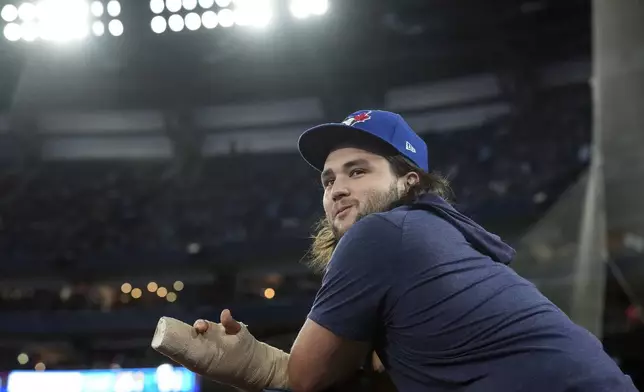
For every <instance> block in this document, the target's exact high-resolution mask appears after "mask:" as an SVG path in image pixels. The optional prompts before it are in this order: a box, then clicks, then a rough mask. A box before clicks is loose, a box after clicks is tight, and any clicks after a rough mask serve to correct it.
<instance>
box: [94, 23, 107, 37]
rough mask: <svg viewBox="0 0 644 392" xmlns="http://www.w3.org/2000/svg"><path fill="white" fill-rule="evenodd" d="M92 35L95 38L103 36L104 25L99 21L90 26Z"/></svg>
mask: <svg viewBox="0 0 644 392" xmlns="http://www.w3.org/2000/svg"><path fill="white" fill-rule="evenodd" d="M92 33H94V35H95V36H97V37H100V36H102V35H103V34H105V25H104V24H103V22H101V21H96V22H94V23H93V24H92Z"/></svg>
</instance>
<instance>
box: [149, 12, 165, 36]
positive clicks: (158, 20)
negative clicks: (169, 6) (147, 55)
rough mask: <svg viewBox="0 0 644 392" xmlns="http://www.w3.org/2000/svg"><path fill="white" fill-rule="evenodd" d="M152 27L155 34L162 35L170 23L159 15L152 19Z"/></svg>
mask: <svg viewBox="0 0 644 392" xmlns="http://www.w3.org/2000/svg"><path fill="white" fill-rule="evenodd" d="M150 27H151V28H152V31H153V32H155V33H157V34H161V33H163V32H164V31H165V29H166V28H167V27H168V22H167V21H166V20H165V18H164V17H163V16H161V15H157V16H155V17H154V18H152V22H150Z"/></svg>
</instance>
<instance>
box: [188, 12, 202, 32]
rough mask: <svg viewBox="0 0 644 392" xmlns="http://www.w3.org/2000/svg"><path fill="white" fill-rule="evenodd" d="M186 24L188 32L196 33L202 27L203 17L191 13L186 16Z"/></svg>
mask: <svg viewBox="0 0 644 392" xmlns="http://www.w3.org/2000/svg"><path fill="white" fill-rule="evenodd" d="M185 24H186V28H187V29H188V30H192V31H195V30H197V29H198V28H199V27H201V17H200V16H199V15H198V14H196V13H194V12H191V13H189V14H188V15H186V17H185Z"/></svg>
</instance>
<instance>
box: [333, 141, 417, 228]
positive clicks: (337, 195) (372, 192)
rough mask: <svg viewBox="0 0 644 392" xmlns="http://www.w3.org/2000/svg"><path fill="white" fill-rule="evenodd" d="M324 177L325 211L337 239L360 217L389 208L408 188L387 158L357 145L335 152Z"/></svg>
mask: <svg viewBox="0 0 644 392" xmlns="http://www.w3.org/2000/svg"><path fill="white" fill-rule="evenodd" d="M321 179H322V186H323V187H324V198H323V205H324V212H325V214H326V218H327V220H328V222H329V224H330V225H331V227H332V229H333V232H334V234H335V237H336V238H340V237H341V236H342V235H343V234H344V233H345V232H346V231H347V230H348V229H349V228H350V227H351V225H353V224H354V223H355V222H357V221H358V220H359V219H360V218H362V217H364V216H366V215H369V214H371V213H374V212H382V211H385V210H386V209H387V208H388V207H389V206H390V205H391V204H392V203H394V202H395V201H397V200H398V199H400V196H401V194H402V192H404V190H405V187H404V181H405V179H404V178H397V177H396V176H395V175H394V173H392V171H391V169H390V165H389V162H388V161H387V160H386V159H385V158H384V157H382V156H380V155H377V154H374V153H372V152H369V151H366V150H362V149H359V148H354V147H344V148H339V149H337V150H334V151H333V152H331V153H330V154H329V156H328V157H327V160H326V162H325V164H324V170H323V171H322V177H321Z"/></svg>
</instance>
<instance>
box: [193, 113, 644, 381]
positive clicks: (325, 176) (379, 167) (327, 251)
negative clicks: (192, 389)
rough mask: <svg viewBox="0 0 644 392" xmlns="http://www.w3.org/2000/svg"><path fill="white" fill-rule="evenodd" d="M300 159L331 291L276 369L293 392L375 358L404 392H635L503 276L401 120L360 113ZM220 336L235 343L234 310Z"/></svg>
mask: <svg viewBox="0 0 644 392" xmlns="http://www.w3.org/2000/svg"><path fill="white" fill-rule="evenodd" d="M299 150H300V153H301V155H302V156H303V158H304V159H305V160H306V161H307V162H308V163H309V164H310V165H312V166H313V167H314V168H316V169H317V170H319V171H320V172H321V183H322V186H323V188H324V196H323V205H324V211H325V219H324V220H323V222H322V223H321V225H320V229H319V231H318V233H317V235H316V237H315V240H314V244H313V246H312V250H311V253H312V256H313V260H314V264H315V265H316V266H317V267H318V268H321V269H322V270H324V278H323V282H322V287H321V288H320V290H319V292H318V294H317V296H316V298H315V301H314V304H313V306H312V309H311V311H310V313H309V315H308V318H307V320H306V322H305V323H304V326H303V327H302V329H301V331H300V333H299V335H298V337H297V339H296V341H295V343H294V345H293V347H292V349H291V353H290V357H286V356H282V357H280V358H282V359H281V360H282V361H283V363H287V364H288V365H284V366H287V369H286V375H285V376H284V377H287V379H288V383H287V385H288V386H289V387H290V388H291V389H292V390H294V391H297V392H313V391H321V390H324V389H325V388H327V387H329V386H331V385H334V384H335V383H337V382H340V381H342V380H344V379H346V378H347V377H349V376H350V375H351V374H352V373H353V372H354V371H355V369H356V368H357V367H358V366H359V364H360V363H361V362H362V361H363V359H364V358H366V357H367V356H368V355H369V353H370V352H371V350H375V352H376V353H377V354H378V356H379V358H380V359H381V361H382V364H383V365H384V368H385V369H386V371H387V373H388V374H389V376H390V377H391V379H392V381H393V383H394V384H395V386H396V388H397V389H398V390H399V391H405V392H406V391H474V392H476V391H485V392H487V391H535V392H536V391H539V392H542V391H548V392H564V391H587V392H588V391H589V392H592V391H611V392H621V391H635V390H636V389H635V387H634V386H633V384H632V382H631V381H630V378H629V377H628V376H625V375H624V374H623V373H622V372H621V371H620V369H619V368H618V366H617V365H616V364H615V363H614V362H613V360H612V359H611V358H610V357H609V356H608V355H607V354H606V353H605V352H604V351H603V348H602V346H601V344H600V342H599V341H598V340H597V339H596V338H595V337H594V336H592V335H591V334H590V333H589V332H587V331H586V330H584V329H582V328H580V327H578V326H577V325H575V324H574V323H572V322H571V321H570V320H569V319H568V317H567V316H566V315H565V314H564V313H562V312H561V311H560V310H559V309H558V308H557V307H556V306H555V305H553V304H552V303H551V302H550V301H549V300H548V299H546V298H545V297H544V296H543V295H542V294H541V293H540V292H539V291H538V290H537V289H536V288H535V286H534V285H532V284H531V283H530V282H528V281H526V280H525V279H523V278H521V277H519V276H518V275H517V274H516V273H515V272H514V271H513V270H512V269H510V268H509V267H508V266H507V264H508V263H509V262H510V261H511V260H512V258H513V256H514V250H513V249H512V248H511V247H509V246H508V245H506V244H505V243H503V242H502V241H501V240H500V239H499V237H497V236H495V235H493V234H491V233H488V232H487V231H485V230H484V229H483V228H482V227H481V226H479V225H477V224H476V223H474V222H473V221H472V220H470V219H469V218H467V217H466V216H464V215H462V214H460V213H459V212H458V211H456V210H455V209H454V208H452V206H450V205H449V204H448V203H447V202H446V201H445V197H447V195H448V194H449V192H448V188H447V186H446V182H445V181H443V180H442V179H440V177H438V176H436V175H433V174H432V173H431V171H430V168H429V166H428V157H427V146H426V145H425V143H424V141H423V140H422V139H421V138H420V137H419V136H418V135H416V134H415V133H414V132H413V131H412V129H411V128H410V127H409V126H408V125H407V123H406V122H405V121H404V120H403V119H402V118H401V117H400V116H399V115H397V114H394V113H389V112H384V111H377V110H370V111H359V112H356V113H354V114H352V115H350V116H349V117H348V118H347V119H346V120H345V121H344V122H343V123H338V124H325V125H321V126H318V127H315V128H312V129H310V130H308V131H306V132H305V133H304V134H303V135H302V136H301V137H300V139H299ZM222 325H223V326H222V327H221V328H222V330H223V329H224V328H225V330H226V333H227V334H231V333H232V334H234V333H236V331H237V330H238V329H237V323H236V322H235V321H234V320H233V319H232V316H231V315H230V313H229V312H228V311H227V310H226V311H224V313H222ZM195 328H196V330H197V332H199V333H204V331H206V330H207V329H208V326H207V325H206V324H205V323H203V322H202V321H198V322H197V323H196V324H195ZM285 355H286V354H285ZM270 362H271V363H277V361H276V360H270ZM273 368H275V366H273ZM272 372H275V370H274V369H273V370H272ZM285 379H286V378H285ZM264 384H266V383H264ZM256 385H257V384H256Z"/></svg>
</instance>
